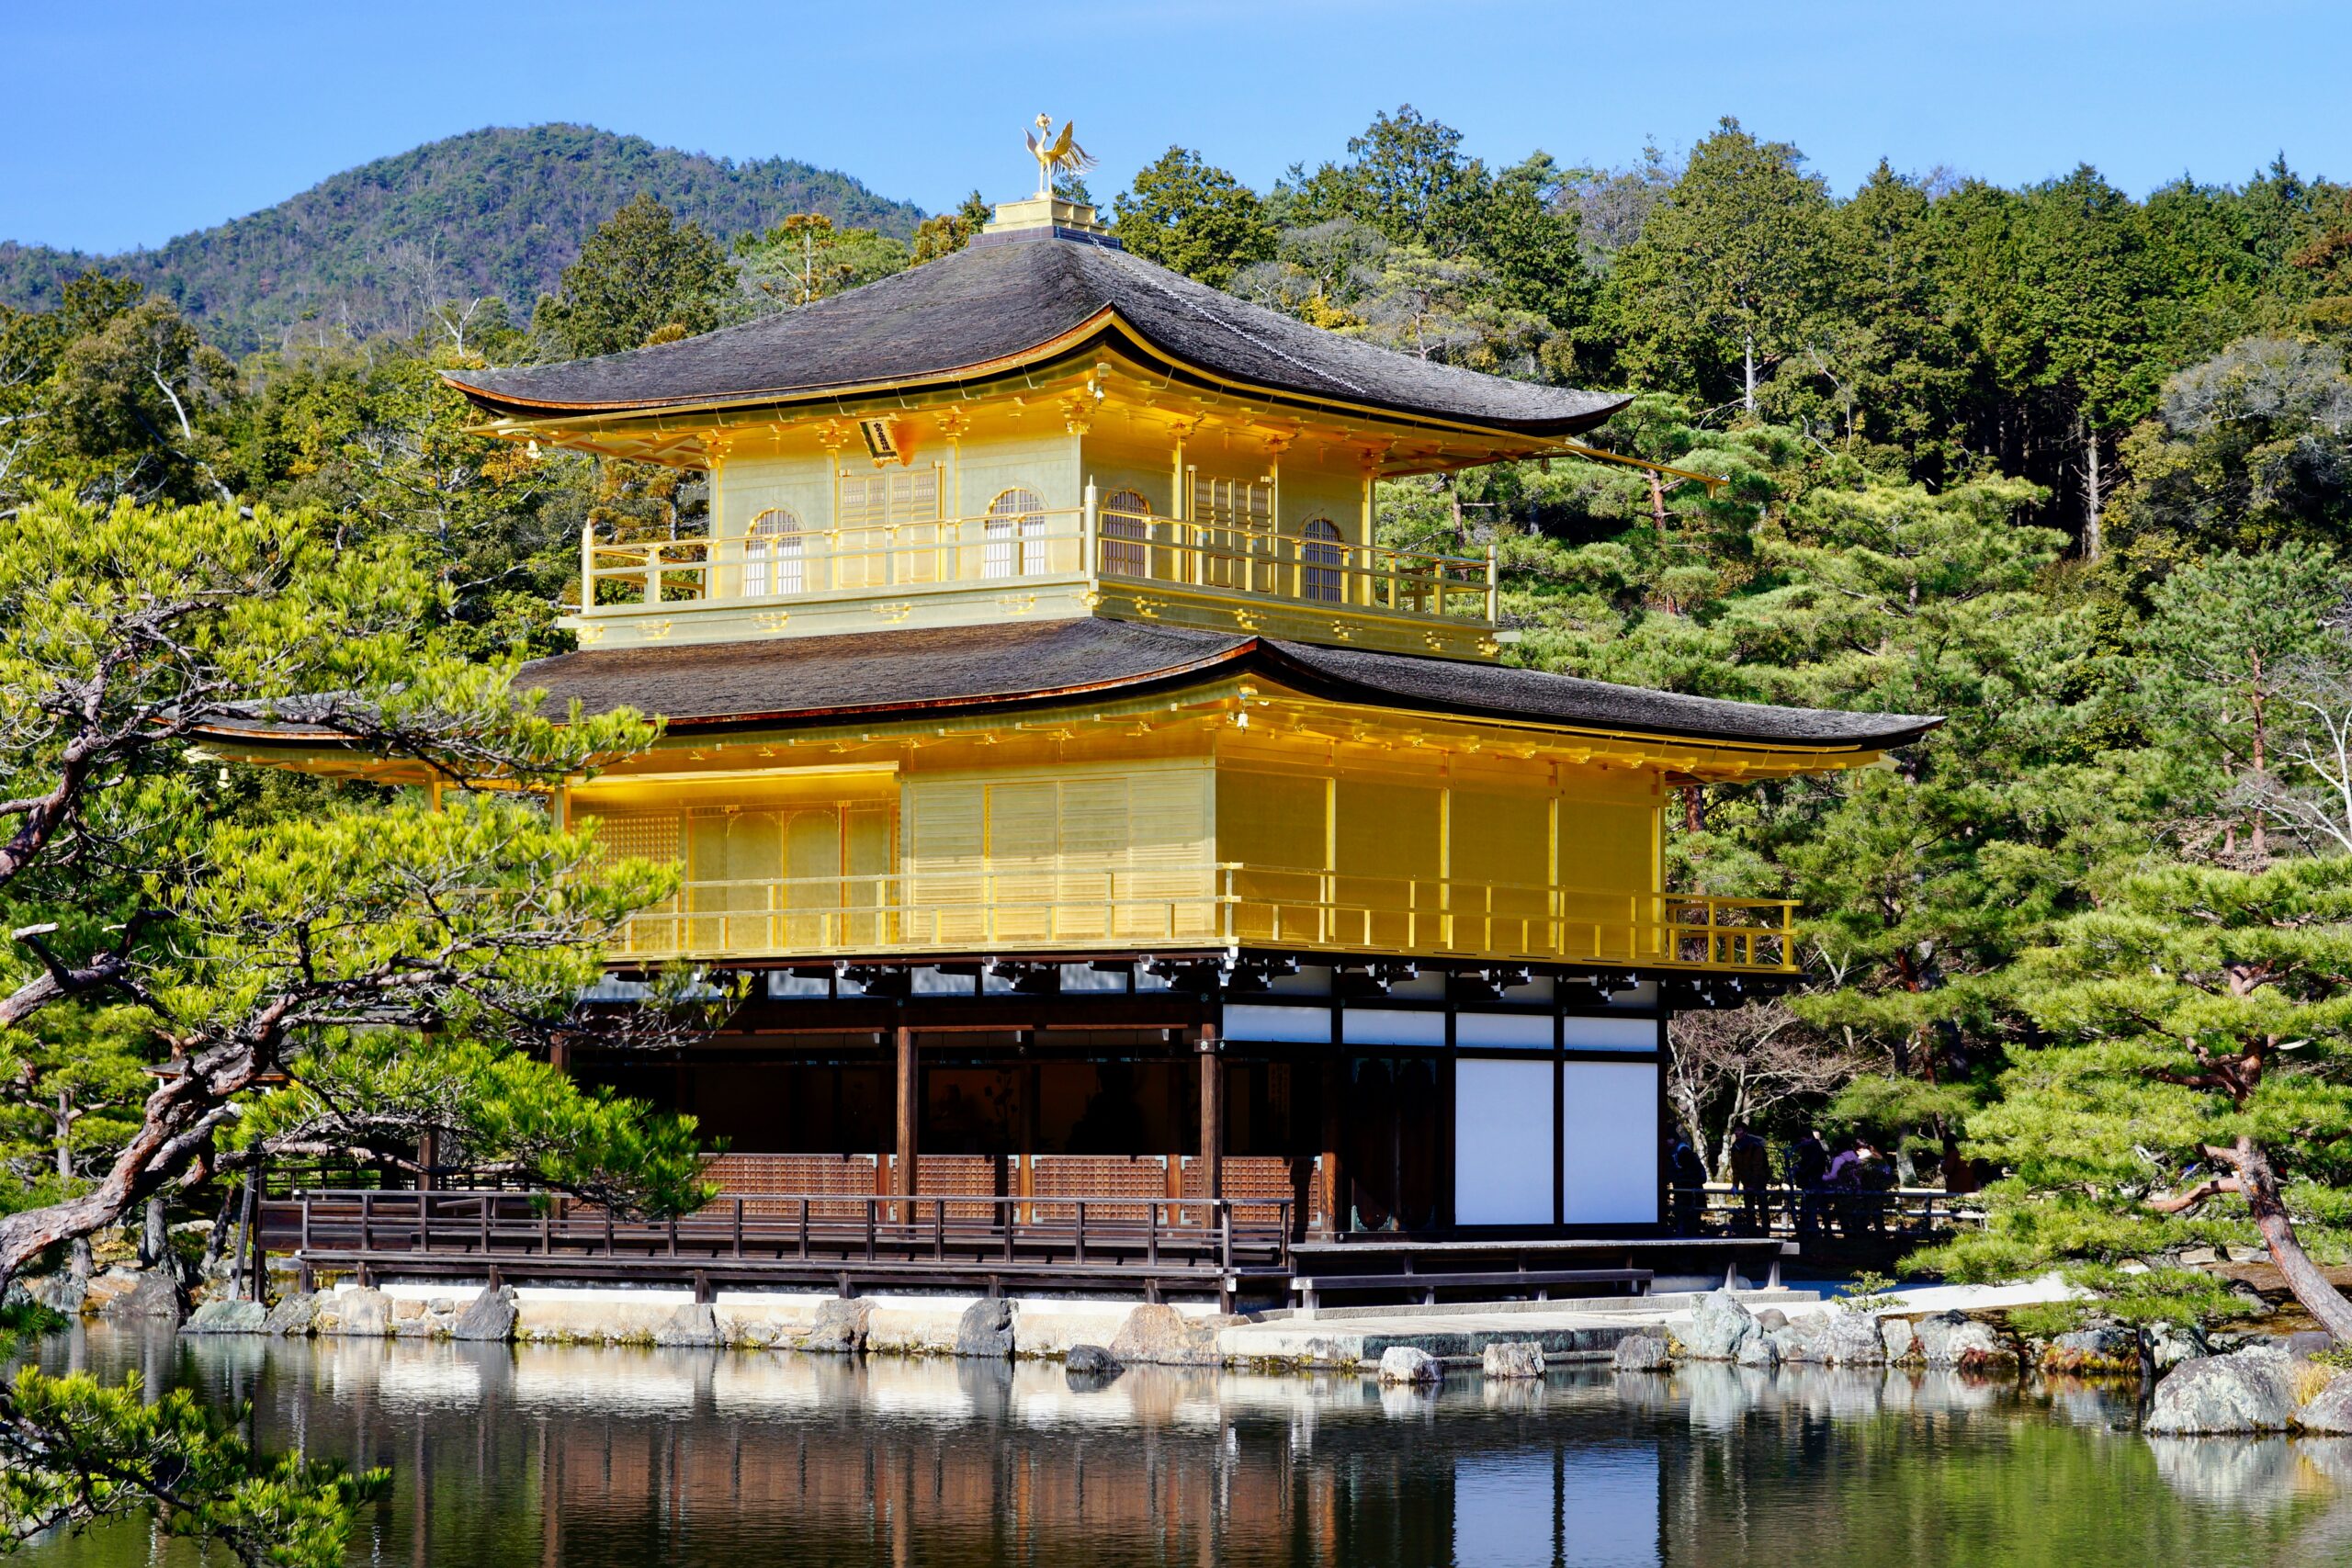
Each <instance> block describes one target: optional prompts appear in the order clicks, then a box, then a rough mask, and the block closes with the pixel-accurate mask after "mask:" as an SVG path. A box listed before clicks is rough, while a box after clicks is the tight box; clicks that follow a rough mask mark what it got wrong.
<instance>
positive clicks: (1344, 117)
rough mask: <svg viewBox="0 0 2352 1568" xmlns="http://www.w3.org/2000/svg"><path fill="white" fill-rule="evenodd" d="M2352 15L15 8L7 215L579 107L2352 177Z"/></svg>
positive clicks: (1327, 7)
mask: <svg viewBox="0 0 2352 1568" xmlns="http://www.w3.org/2000/svg"><path fill="white" fill-rule="evenodd" d="M2347 59H2352V6H2345V5H2343V4H2342V3H2341V0H2338V4H2336V5H2334V6H2326V5H2319V4H2300V3H2284V0H2280V3H2271V0H2233V3H2231V4H2226V5H2217V4H2213V3H2211V0H2206V3H2204V4H2199V5H2188V4H2176V3H2175V0H2140V3H2138V4H2111V3H2108V0H2074V3H2069V0H2042V3H2041V4H2015V3H2011V0H1978V3H1975V4H1971V5H1960V4H1947V5H1932V6H1930V5H1921V4H1918V3H1917V0H1910V3H1907V4H1906V3H1905V0H1879V3H1877V4H1830V3H1826V0H1824V3H1810V4H1808V3H1804V0H1777V3H1771V0H1749V3H1748V4H1744V5H1717V4H1699V3H1684V4H1676V3H1673V0H1634V3H1622V0H1621V3H1619V4H1615V5H1609V6H1594V5H1583V4H1577V5H1567V4H1553V5H1537V4H1522V3H1517V0H1454V3H1453V4H1446V5H1438V4H1405V3H1403V0H1354V3H1351V4H1340V3H1338V0H1328V3H1327V0H1291V3H1287V4H1286V3H1283V0H1158V3H1156V4H1145V5H1135V4H1127V3H1125V0H1096V3H1095V4H1091V5H1089V4H1066V3H1064V0H1016V3H1014V4H1009V5H1006V4H1001V5H992V6H960V5H945V4H931V3H927V0H888V3H885V4H875V3H873V0H865V3H864V4H859V3H855V0H852V3H849V4H841V3H836V4H832V5H829V6H795V5H775V4H771V5H751V4H735V3H730V0H705V3H700V4H692V5H680V4H674V3H668V0H635V3H633V4H627V5H620V4H608V3H606V0H569V3H568V4H564V5H543V4H539V3H537V0H495V3H492V0H472V3H470V4H464V5H455V4H444V3H442V0H391V3H390V4H382V5H338V4H334V3H332V0H329V3H326V4H322V3H320V0H308V3H306V4H300V5H285V4H262V3H254V4H244V3H240V0H219V3H216V4H212V5H204V6H193V5H188V4H187V3H186V0H177V3H175V4H170V5H163V4H153V3H151V0H114V3H111V4H103V5H96V4H59V3H57V0H0V62H5V64H0V81H5V83H6V91H5V92H0V137H4V138H5V145H6V148H7V149H8V151H7V152H6V156H5V159H0V238H6V239H16V240H25V241H39V242H43V243H51V244H62V245H73V246H79V247H82V248H85V249H90V250H102V251H104V250H115V249H120V248H124V247H128V246H130V245H135V244H142V243H143V244H154V243H159V242H161V241H163V240H164V239H167V238H169V237H170V236H172V235H174V234H176V233H180V232H183V231H187V230H189V229H195V228H200V227H204V226H206V225H209V224H212V223H217V222H220V221H221V220H224V219H227V218H230V217H233V216H235V215H237V214H240V213H243V212H249V211H252V210H254V209H256V208H260V207H266V206H268V205H269V204H271V203H272V202H275V201H277V200H280V199H282V198H284V197H288V196H290V195H292V194H293V193H294V192H296V191H298V190H300V189H302V188H303V187H305V186H310V185H311V184H313V183H315V182H316V181H318V180H320V179H322V178H323V177H325V176H326V175H330V174H333V173H334V172H335V171H336V170H339V169H343V168H347V167H349V166H351V165H352V164H358V163H363V162H365V161H367V160H368V159H369V158H374V157H379V156H381V155H383V154H386V153H390V152H399V151H401V150H402V149H405V148H408V147H411V146H414V145H415V144H417V143H419V142H422V141H430V140H432V139H434V138H436V137H440V136H447V135H450V134H453V133H455V132H458V131H461V130H471V129H474V128H476V127H479V126H483V125H492V124H504V125H520V124H530V123H534V122H537V121H542V120H551V119H568V120H578V121H586V122H589V123H592V124H595V125H599V126H603V127H605V128H607V129H609V130H621V131H629V132H634V133H636V134H638V135H641V136H645V137H648V138H650V139H651V140H653V141H657V142H662V143H664V144H668V145H672V146H678V147H684V148H689V149H695V150H698V151H702V152H711V153H714V154H719V155H729V156H735V157H764V156H769V155H776V154H781V155H785V156H790V157H798V158H805V159H807V160H809V162H811V163H815V164H820V165H824V166H829V167H834V168H839V169H842V170H844V171H846V172H848V173H850V174H853V175H856V176H858V177H859V178H861V179H863V180H864V181H865V183H866V184H867V185H869V186H872V187H873V188H874V189H876V190H877V191H879V192H882V193H883V194H885V195H889V196H895V197H905V198H908V199H910V200H913V201H916V202H919V203H921V204H922V205H923V206H924V207H925V208H928V209H937V208H940V207H943V206H947V205H952V204H953V203H954V201H955V200H956V198H957V197H960V196H961V195H962V194H963V193H964V192H965V191H967V190H969V189H972V188H973V187H974V186H978V187H979V188H980V189H981V190H983V191H984V192H986V193H987V194H988V195H989V197H992V198H1002V197H1011V196H1015V195H1018V194H1020V193H1021V191H1022V190H1023V186H1024V185H1025V184H1026V182H1027V181H1028V180H1029V178H1030V177H1031V176H1030V175H1029V174H1028V173H1027V172H1026V168H1025V154H1024V153H1023V151H1022V147H1021V141H1020V134H1021V130H1022V129H1023V124H1024V122H1026V121H1027V119H1028V118H1029V117H1030V116H1032V115H1034V114H1035V113H1036V112H1037V111H1038V110H1040V109H1050V110H1052V111H1054V112H1055V113H1056V114H1057V115H1074V116H1076V117H1077V119H1078V122H1079V130H1080V140H1081V141H1083V142H1084V143H1085V144H1086V145H1087V146H1088V147H1090V148H1091V150H1092V151H1093V152H1095V153H1096V154H1097V156H1098V157H1099V158H1100V159H1101V160H1102V164H1103V168H1102V170H1101V171H1100V172H1099V173H1098V174H1096V175H1094V176H1093V178H1092V183H1093V186H1094V189H1095V191H1096V193H1097V195H1098V196H1101V197H1105V198H1107V197H1109V196H1110V195H1111V194H1113V193H1114V191H1116V190H1117V189H1118V188H1119V187H1120V186H1122V185H1123V184H1124V183H1125V179H1126V176H1127V175H1129V174H1130V173H1131V172H1132V171H1133V170H1134V169H1135V168H1136V166H1137V165H1138V164H1143V163H1146V162H1148V161H1149V160H1150V159H1151V158H1152V157H1154V156H1156V155H1157V154H1158V153H1159V152H1160V151H1161V150H1163V149H1164V148H1166V147H1167V146H1168V145H1169V144H1170V142H1182V144H1184V145H1186V146H1190V147H1196V148H1198V149H1200V151H1201V152H1203V153H1204V154H1205V155H1206V156H1207V157H1208V158H1209V159H1210V160H1211V161H1213V162H1216V163H1218V164H1224V165H1226V166H1227V167H1228V168H1230V169H1232V170H1233V171H1234V172H1235V173H1237V174H1238V175H1241V176H1242V177H1243V178H1245V179H1248V180H1250V182H1251V183H1253V184H1256V185H1258V186H1261V187H1262V186H1265V185H1266V184H1268V183H1270V182H1271V181H1272V179H1273V178H1275V177H1276V176H1277V175H1280V174H1281V172H1282V170H1283V167H1284V166H1285V165H1287V164H1290V163H1292V162H1294V161H1295V160H1300V159H1304V160H1306V161H1307V162H1308V163H1309V164H1313V163H1315V162H1317V161H1319V160H1321V159H1323V158H1327V157H1334V156H1338V155H1340V153H1341V152H1342V151H1343V149H1344V146H1345V143H1346V141H1347V138H1348V137H1349V135H1350V134H1351V133H1352V132H1354V131H1356V130H1360V129H1362V128H1363V125H1364V124H1365V122H1366V121H1368V120H1369V119H1370V118H1372V115H1373V112H1374V110H1375V109H1380V108H1389V107H1395V106H1396V105H1397V104H1399V103H1403V102H1408V101H1409V102H1411V103H1412V104H1414V105H1416V106H1417V107H1419V108H1420V109H1421V110H1422V111H1423V112H1424V113H1426V114H1429V115H1431V116H1434V117H1436V118H1441V119H1443V120H1445V121H1447V122H1448V123H1450V124H1453V125H1455V126H1458V127H1459V128H1461V129H1462V130H1464V132H1465V133H1466V137H1467V141H1468V144H1469V146H1470V148H1471V150H1472V151H1474V152H1477V153H1479V154H1481V155H1483V156H1485V157H1487V158H1488V159H1490V160H1509V159H1514V158H1517V157H1519V156H1521V155H1522V154H1524V153H1525V152H1528V151H1530V150H1531V149H1533V148H1538V147H1541V148H1543V149H1544V150H1545V151H1547V152H1551V153H1553V154H1554V155H1555V156H1556V157H1558V158H1560V159H1562V160H1563V161H1565V162H1568V163H1589V164H1624V163H1627V162H1630V161H1632V160H1633V159H1634V158H1635V157H1636V156H1637V155H1638V154H1639V152H1640V151H1641V147H1642V143H1643V141H1644V139H1645V137H1654V138H1656V139H1657V141H1658V143H1659V144H1660V145H1661V146H1663V147H1666V148H1667V149H1668V151H1672V150H1674V149H1676V148H1678V147H1684V146H1688V145H1689V144H1690V143H1691V141H1694V140H1696V139H1697V138H1698V137H1700V136H1702V135H1704V134H1705V133H1706V131H1707V130H1708V129H1709V128H1711V127H1712V126H1713V123H1714V122H1715V120H1716V118H1718V117H1720V116H1722V115H1725V114H1732V115H1736V116H1738V117H1739V118H1741V119H1742V120H1743V121H1744V122H1745V123H1746V124H1747V126H1748V127H1749V129H1751V130H1756V131H1758V132H1759V133H1762V134H1765V135H1769V136H1771V137H1774V138H1778V139H1781V140H1785V141H1793V142H1795V143H1796V144H1797V145H1798V146H1799V147H1801V148H1803V149H1804V151H1805V152H1806V153H1808V154H1809V155H1810V156H1811V158H1812V159H1813V161H1814V164H1815V166H1816V167H1817V168H1819V169H1820V170H1821V172H1822V173H1824V174H1825V175H1827V176H1828V177H1829V179H1830V181H1831V182H1832V184H1833V185H1834V186H1836V187H1837V188H1838V189H1839V190H1841V191H1843V190H1848V189H1850V188H1851V187H1852V186H1854V184H1855V183H1856V182H1857V181H1858V180H1859V179H1860V178H1861V177H1862V176H1863V175H1866V174H1867V173H1868V172H1869V170H1870V169H1871V166H1872V165H1873V164H1875V163H1876V162H1877V161H1878V159H1879V158H1880V157H1881V156H1882V155H1883V156H1885V157H1887V158H1889V159H1891V160H1892V161H1893V162H1894V164H1895V166H1896V167H1898V168H1901V169H1905V170H1916V171H1925V170H1928V169H1931V168H1934V167H1936V166H1938V165H1948V166H1950V167H1951V168H1953V169H1955V170H1957V171H1959V172H1961V173H1963V174H1973V175H1983V176H1985V177H1986V178H1990V179H1996V180H2000V181H2004V182H2010V183H2015V182H2021V181H2030V180H2036V179H2041V178H2043V177H2046V176H2049V175H2057V174H2063V173H2064V172H2065V171H2066V170H2068V169H2070V168H2072V167H2073V166H2074V165H2075V164H2077V163H2080V162H2089V163H2092V164H2097V165H2098V167H2099V168H2100V169H2102V170H2103V171H2105V172H2106V173H2107V175H2109V177H2110V178H2112V179H2114V180H2116V181H2117V182H2118V183H2119V184H2120V185H2122V186H2125V187H2127V188H2129V189H2131V190H2134V191H2144V190H2146V189H2148V188H2149V187H2151V186H2155V185H2158V184H2161V183H2163V182H2164V181H2165V180H2168V179H2171V178H2173V177H2175V176H2177V175H2179V174H2181V173H2183V172H2184V171H2186V172H2188V173H2189V174H2191V175H2194V176H2196V177H2197V178H2199V179H2201V180H2211V181H2235V180H2240V179H2243V178H2244V177H2245V175H2247V174H2248V173H2250V172H2251V171H2252V170H2253V169H2254V168H2255V167H2256V166H2257V165H2258V164H2262V163H2265V162H2267V160H2268V159H2269V157H2270V156H2271V155H2272V154H2273V153H2274V152H2278V151H2279V150H2281V149H2284V150H2285V151H2286V152H2287V153H2288V155H2289V157H2290V160H2291V161H2292V162H2293V163H2294V164H2295V165H2296V166H2297V167H2298V168H2299V169H2301V170H2302V171H2303V172H2305V173H2314V172H2317V173H2328V174H2333V175H2337V176H2339V177H2347V176H2352V114H2347V113H2346V111H2345V108H2344V97H2343V93H2344V83H2345V77H2344V70H2345V62H2346V60H2347Z"/></svg>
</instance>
